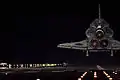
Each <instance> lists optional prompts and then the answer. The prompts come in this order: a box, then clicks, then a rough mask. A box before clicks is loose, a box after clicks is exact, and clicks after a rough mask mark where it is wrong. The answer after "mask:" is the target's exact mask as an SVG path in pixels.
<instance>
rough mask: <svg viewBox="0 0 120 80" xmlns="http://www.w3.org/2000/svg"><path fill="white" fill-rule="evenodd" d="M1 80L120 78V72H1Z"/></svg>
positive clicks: (98, 79) (97, 79)
mask: <svg viewBox="0 0 120 80" xmlns="http://www.w3.org/2000/svg"><path fill="white" fill-rule="evenodd" d="M0 80H120V73H117V74H114V73H113V72H112V71H88V72H74V71H68V72H39V73H31V74H30V73H27V74H23V73H19V74H8V75H5V74H1V75H0Z"/></svg>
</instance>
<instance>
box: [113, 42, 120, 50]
mask: <svg viewBox="0 0 120 80" xmlns="http://www.w3.org/2000/svg"><path fill="white" fill-rule="evenodd" d="M111 42H112V49H114V50H120V42H119V41H117V40H112V41H111Z"/></svg>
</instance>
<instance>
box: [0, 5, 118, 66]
mask: <svg viewBox="0 0 120 80" xmlns="http://www.w3.org/2000/svg"><path fill="white" fill-rule="evenodd" d="M56 8H57V9H56ZM56 8H55V7H47V8H45V9H43V8H39V9H31V8H30V9H27V8H26V9H25V10H22V9H18V10H16V11H14V12H11V13H13V15H7V17H6V16H4V18H3V20H2V23H1V27H3V28H4V30H3V29H1V32H0V33H1V34H0V37H1V40H0V44H1V45H0V48H1V50H0V53H1V55H2V56H0V58H1V60H3V61H6V62H10V63H60V62H61V61H67V62H68V63H71V64H73V63H79V64H83V65H84V64H86V65H87V64H92V65H93V64H102V65H104V64H114V65H118V64H119V62H120V59H119V58H120V57H119V56H115V57H110V56H109V55H108V54H107V53H93V54H92V53H91V54H90V57H85V53H83V52H82V51H78V50H70V49H60V48H57V45H58V44H60V43H66V42H72V41H81V40H83V39H85V38H86V35H85V31H86V29H87V28H88V27H89V25H90V23H91V22H92V21H93V20H94V19H95V18H98V4H94V5H84V6H82V5H81V6H80V5H78V6H74V7H72V6H71V7H69V6H67V7H60V6H59V8H58V7H56ZM119 10H120V9H119V7H118V6H117V5H116V6H111V5H107V6H106V5H101V13H102V17H103V18H104V19H105V20H106V21H107V22H108V23H109V24H110V27H111V28H112V29H113V30H114V38H115V39H117V40H120V38H119V34H120V32H119V31H120V24H119V23H120V22H119V21H120V20H119V19H120V15H119V14H120V13H119ZM97 54H98V55H97ZM101 54H102V55H101ZM100 55H101V56H100Z"/></svg>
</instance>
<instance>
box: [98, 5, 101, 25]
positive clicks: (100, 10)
mask: <svg viewBox="0 0 120 80" xmlns="http://www.w3.org/2000/svg"><path fill="white" fill-rule="evenodd" d="M98 8H99V23H100V20H101V10H100V4H99V7H98Z"/></svg>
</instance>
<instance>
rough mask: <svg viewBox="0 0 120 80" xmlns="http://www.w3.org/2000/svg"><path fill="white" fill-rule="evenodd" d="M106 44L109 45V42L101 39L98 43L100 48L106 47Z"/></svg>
mask: <svg viewBox="0 0 120 80" xmlns="http://www.w3.org/2000/svg"><path fill="white" fill-rule="evenodd" d="M108 44H109V42H108V40H107V39H103V40H101V41H100V46H101V47H102V48H105V47H107V46H108Z"/></svg>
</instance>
